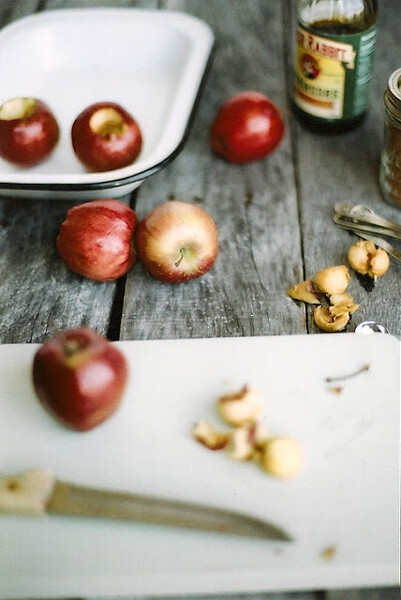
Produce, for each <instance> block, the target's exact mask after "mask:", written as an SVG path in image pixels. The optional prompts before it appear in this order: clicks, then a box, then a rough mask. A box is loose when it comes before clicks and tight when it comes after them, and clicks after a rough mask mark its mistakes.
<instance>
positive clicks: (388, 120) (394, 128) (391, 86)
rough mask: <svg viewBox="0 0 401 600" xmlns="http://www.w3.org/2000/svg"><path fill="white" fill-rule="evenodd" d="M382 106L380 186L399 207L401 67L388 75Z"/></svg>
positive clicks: (400, 182)
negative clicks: (382, 133) (382, 139)
mask: <svg viewBox="0 0 401 600" xmlns="http://www.w3.org/2000/svg"><path fill="white" fill-rule="evenodd" d="M383 107H384V143H383V150H382V154H381V164H380V188H381V191H382V194H383V196H384V199H385V200H386V201H387V202H389V203H390V204H393V205H395V206H398V208H401V69H397V70H396V71H394V73H392V74H391V75H390V78H389V80H388V86H387V89H386V91H385V93H384V98H383Z"/></svg>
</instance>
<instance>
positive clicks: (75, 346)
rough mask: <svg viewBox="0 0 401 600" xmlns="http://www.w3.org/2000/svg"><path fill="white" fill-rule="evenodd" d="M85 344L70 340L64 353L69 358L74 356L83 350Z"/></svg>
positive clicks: (66, 343) (65, 345)
mask: <svg viewBox="0 0 401 600" xmlns="http://www.w3.org/2000/svg"><path fill="white" fill-rule="evenodd" d="M84 346H85V344H80V343H79V342H78V341H77V340H69V341H67V342H65V344H64V352H65V355H66V357H67V358H70V357H71V356H74V354H76V352H78V350H80V349H81V348H83V347H84Z"/></svg>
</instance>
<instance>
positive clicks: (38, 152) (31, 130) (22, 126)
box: [0, 98, 60, 167]
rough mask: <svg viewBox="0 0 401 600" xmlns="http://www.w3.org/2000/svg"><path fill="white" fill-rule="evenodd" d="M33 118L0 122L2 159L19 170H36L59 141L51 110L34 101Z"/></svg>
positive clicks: (0, 154)
mask: <svg viewBox="0 0 401 600" xmlns="http://www.w3.org/2000/svg"><path fill="white" fill-rule="evenodd" d="M29 100H33V101H34V107H33V111H32V113H31V114H29V115H28V116H25V117H21V118H15V119H10V120H7V119H3V118H0V156H1V157H2V158H3V159H4V160H7V161H8V162H10V163H13V164H14V165H16V166H19V167H33V166H35V165H37V164H39V163H41V162H42V161H44V160H45V159H46V158H47V157H48V156H49V155H50V154H51V152H52V151H53V150H54V148H55V146H56V145H57V142H58V140H59V135H60V132H59V126H58V123H57V121H56V118H55V116H54V115H53V113H52V111H51V109H50V108H49V107H48V106H47V105H46V104H45V103H44V102H43V101H41V100H39V99H37V98H32V99H29Z"/></svg>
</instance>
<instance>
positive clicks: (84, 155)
mask: <svg viewBox="0 0 401 600" xmlns="http://www.w3.org/2000/svg"><path fill="white" fill-rule="evenodd" d="M110 108H111V109H114V110H115V111H116V112H117V113H118V114H119V115H120V117H121V119H122V121H123V122H124V131H123V132H122V133H119V134H116V133H111V134H109V135H106V136H103V135H100V134H98V133H96V132H95V131H93V129H92V128H91V126H90V122H91V118H92V116H93V115H94V113H96V111H99V110H100V109H110ZM71 141H72V146H73V149H74V152H75V154H76V156H77V158H78V159H79V160H80V162H81V163H82V164H83V165H84V166H85V168H86V169H87V170H88V171H94V172H103V171H112V170H114V169H120V168H122V167H126V166H128V165H130V164H131V163H133V162H134V160H135V159H136V158H137V157H138V155H139V153H140V151H141V149H142V143H143V136H142V132H141V129H140V127H139V125H138V123H137V122H136V120H135V119H134V118H133V117H132V116H131V115H130V114H129V113H128V111H127V110H125V108H123V107H122V106H121V105H119V104H117V103H115V102H96V103H95V104H91V105H90V106H88V107H87V108H85V109H84V110H83V111H82V112H81V113H80V114H79V115H78V116H77V118H76V119H75V121H74V123H73V125H72V129H71Z"/></svg>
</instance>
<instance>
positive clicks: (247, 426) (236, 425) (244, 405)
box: [193, 385, 303, 479]
mask: <svg viewBox="0 0 401 600" xmlns="http://www.w3.org/2000/svg"><path fill="white" fill-rule="evenodd" d="M217 411H218V413H219V415H220V417H221V418H222V419H223V420H224V421H225V423H226V424H228V425H230V426H231V427H232V429H230V430H229V431H220V430H218V429H216V428H215V427H214V426H213V425H212V424H211V423H210V422H209V421H205V420H202V421H199V422H198V423H196V425H195V426H194V428H193V436H194V438H195V439H196V440H197V441H198V442H199V443H201V444H203V445H204V446H206V447H207V448H209V449H210V450H223V449H225V450H226V451H227V453H228V455H229V456H230V457H231V458H232V459H234V460H240V461H254V462H257V463H258V464H259V465H260V466H261V467H262V469H263V470H264V471H266V472H267V473H268V474H269V475H272V476H273V477H276V478H279V479H289V478H291V477H294V476H295V475H296V474H297V473H298V472H299V470H300V469H301V466H302V464H303V451H302V448H301V445H300V444H299V442H298V441H297V440H295V439H294V438H292V437H290V436H287V435H271V434H270V433H269V431H268V430H267V429H266V428H265V426H264V425H263V424H262V423H261V421H260V419H261V417H262V414H263V411H264V407H263V399H262V396H261V394H260V392H259V391H258V390H256V389H254V388H250V387H249V386H248V385H244V386H243V387H242V388H241V389H240V390H239V391H237V392H233V393H230V394H225V395H223V396H220V397H219V398H218V399H217Z"/></svg>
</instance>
